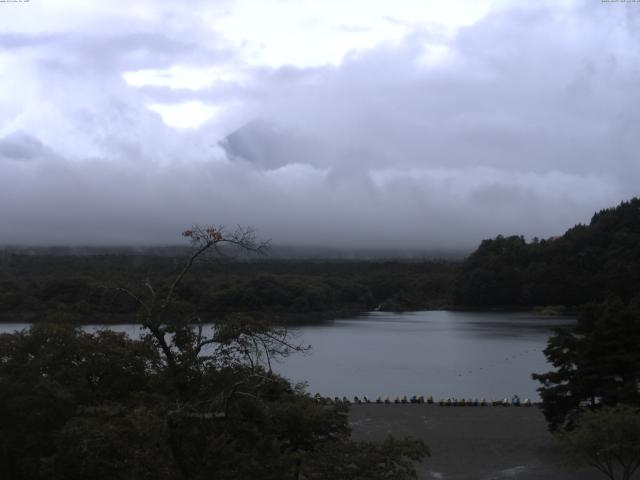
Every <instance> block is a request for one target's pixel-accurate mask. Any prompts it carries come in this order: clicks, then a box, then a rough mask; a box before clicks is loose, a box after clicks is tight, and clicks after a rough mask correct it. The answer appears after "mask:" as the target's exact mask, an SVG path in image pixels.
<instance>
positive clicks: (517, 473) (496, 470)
mask: <svg viewBox="0 0 640 480" xmlns="http://www.w3.org/2000/svg"><path fill="white" fill-rule="evenodd" d="M349 419H350V424H351V428H352V429H353V437H354V438H355V439H358V440H382V439H384V438H385V437H387V436H388V435H393V436H394V437H397V438H402V437H405V436H411V437H414V438H421V439H423V440H424V441H425V442H426V443H427V445H429V448H430V449H431V457H429V458H427V460H426V461H425V462H424V463H422V464H421V465H420V466H419V468H418V471H419V475H418V478H420V479H425V480H426V479H429V480H431V479H443V480H462V479H473V480H494V479H495V480H498V479H512V478H517V479H524V480H592V479H593V480H598V479H601V478H604V477H602V474H600V473H598V472H596V471H595V470H592V469H590V468H584V469H580V470H575V469H572V468H570V467H567V466H564V465H563V464H562V463H561V460H560V458H559V456H558V450H557V446H556V445H555V443H554V439H553V437H552V436H551V434H549V432H548V431H547V426H546V423H545V420H544V416H543V415H542V412H541V411H540V409H539V408H538V407H535V406H534V407H440V406H437V405H427V404H399V405H394V404H392V405H378V404H361V405H352V406H351V413H350V415H349Z"/></svg>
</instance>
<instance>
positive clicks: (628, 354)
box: [533, 298, 640, 430]
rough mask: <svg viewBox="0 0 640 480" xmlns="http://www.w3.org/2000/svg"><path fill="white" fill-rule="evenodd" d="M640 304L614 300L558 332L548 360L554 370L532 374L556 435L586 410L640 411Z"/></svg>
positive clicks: (587, 313) (595, 308) (584, 314)
mask: <svg viewBox="0 0 640 480" xmlns="http://www.w3.org/2000/svg"><path fill="white" fill-rule="evenodd" d="M639 343H640V302H639V301H638V300H636V301H633V302H631V303H630V304H628V305H625V304H624V303H622V302H621V301H620V300H619V299H616V298H610V299H608V300H607V301H606V302H605V303H603V304H600V305H592V306H591V307H589V308H588V309H586V310H585V312H584V313H583V314H582V315H581V316H580V317H579V319H578V322H577V324H576V325H574V326H566V327H562V328H560V329H558V330H557V331H556V334H555V335H554V336H552V337H551V338H550V339H549V342H548V346H547V348H546V349H545V350H544V353H545V355H546V356H547V358H548V359H549V361H550V363H551V364H552V365H553V366H554V367H555V368H556V370H554V371H552V372H548V373H544V374H533V378H534V379H535V380H538V381H539V382H541V383H542V386H541V387H540V388H539V389H538V391H539V392H540V396H541V397H542V404H543V405H542V408H543V411H544V414H545V417H546V419H547V421H548V423H549V427H550V428H551V429H552V430H555V429H557V428H563V427H569V428H571V426H572V424H573V422H574V420H575V417H576V415H577V414H578V413H579V412H580V409H581V408H583V407H592V408H594V407H598V406H600V405H616V404H618V403H627V404H638V405H640V392H639V391H638V385H639V382H640V351H639V350H638V348H637V346H638V344H639Z"/></svg>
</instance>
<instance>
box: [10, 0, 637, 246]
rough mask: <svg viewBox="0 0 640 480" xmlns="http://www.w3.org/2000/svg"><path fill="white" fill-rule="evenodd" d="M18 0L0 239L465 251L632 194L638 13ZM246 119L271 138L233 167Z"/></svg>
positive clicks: (549, 230)
mask: <svg viewBox="0 0 640 480" xmlns="http://www.w3.org/2000/svg"><path fill="white" fill-rule="evenodd" d="M36 3H37V5H36ZM251 3H253V4H254V5H256V2H251ZM31 4H33V6H34V8H32V10H31V11H29V12H30V13H29V15H27V14H22V13H21V14H20V15H19V16H18V17H17V18H16V19H15V20H16V21H15V23H14V24H13V25H12V28H13V29H14V30H13V31H9V32H6V33H4V34H0V66H1V67H2V69H0V243H6V242H13V243H15V242H23V241H27V242H35V243H49V242H54V243H110V242H119V243H127V242H136V243H147V242H153V243H165V242H179V241H180V238H179V236H178V233H179V232H180V231H181V230H182V229H183V228H184V227H186V226H188V225H189V224H191V223H196V222H221V223H227V224H235V223H242V224H251V225H254V226H255V227H257V228H258V230H259V231H260V233H261V234H262V235H264V236H265V237H271V238H273V240H274V241H275V242H280V243H307V244H310V243H312V244H313V243H315V244H318V243H325V244H330V245H350V246H353V245H367V246H412V247H415V246H441V245H448V246H468V247H470V246H473V245H475V244H477V242H478V241H479V240H480V239H481V238H484V237H488V236H494V235H497V234H498V233H505V234H510V233H522V234H525V235H527V236H534V235H538V236H547V235H552V234H557V233H561V232H562V230H564V229H565V228H567V227H569V226H571V225H573V224H574V223H575V222H577V221H587V220H588V219H589V218H590V215H591V213H592V212H593V211H594V210H596V209H599V208H602V207H606V206H610V205H613V204H615V203H617V202H618V201H620V200H623V199H625V198H628V197H630V196H632V195H634V194H637V185H638V184H640V161H639V160H640V159H639V158H638V153H637V152H639V151H640V139H639V138H640V137H639V136H638V135H637V132H636V130H637V129H636V126H637V125H638V123H639V122H640V113H639V112H638V110H637V108H635V106H636V105H637V104H638V102H639V101H640V94H638V93H637V91H636V88H635V86H636V85H637V82H638V80H640V73H639V70H638V65H640V57H639V55H640V49H638V48H636V47H634V45H638V38H637V36H638V34H637V32H638V31H640V30H639V29H638V28H637V27H638V18H639V14H638V13H636V12H640V10H639V9H636V10H635V11H634V10H631V9H630V8H627V7H624V6H623V7H622V8H617V7H613V6H611V5H604V4H600V3H598V4H597V5H595V6H594V5H593V4H591V3H588V2H563V3H562V5H560V6H559V4H557V3H550V2H545V6H539V5H538V4H536V5H520V6H519V7H518V8H517V9H508V8H506V7H505V6H504V5H503V6H501V9H500V10H499V11H498V12H497V13H494V14H492V15H490V16H489V17H487V18H485V19H483V20H479V18H480V17H481V16H482V15H483V14H484V12H485V11H486V8H487V4H485V3H482V4H480V3H478V4H476V3H474V4H473V5H474V6H473V7H471V8H470V9H469V10H463V11H462V13H463V16H461V17H460V16H456V15H459V12H453V11H450V10H447V9H445V5H447V3H446V2H433V3H432V4H431V3H429V5H431V6H432V7H433V8H435V10H431V9H430V8H427V7H425V8H417V7H416V4H415V2H411V1H407V2H399V3H397V5H396V2H394V4H393V11H392V12H391V13H393V14H394V15H393V18H389V15H388V14H389V13H390V12H389V11H387V10H386V8H387V7H385V8H383V7H382V6H383V5H390V4H389V3H388V2H385V3H384V4H383V3H376V2H372V3H369V2H367V4H366V5H363V4H362V3H360V2H353V3H348V5H350V6H351V9H349V8H347V7H344V6H342V7H341V5H345V3H344V2H340V4H338V3H336V2H329V3H327V4H326V5H325V6H323V7H322V8H321V7H319V5H322V3H320V2H313V8H311V10H308V12H310V15H311V18H309V17H308V15H309V14H307V13H306V12H305V11H303V10H302V7H301V6H299V5H298V3H297V2H289V1H284V0H280V1H276V0H268V1H267V2H265V3H264V4H262V3H260V5H262V6H261V7H260V8H261V9H262V10H261V11H260V12H262V13H260V12H259V11H256V10H251V9H249V8H248V6H249V5H250V3H243V2H228V3H225V4H216V6H215V7H210V6H209V3H208V2H202V3H198V2H196V3H194V4H193V5H192V7H193V8H190V9H185V8H182V7H179V6H178V4H177V3H175V2H168V1H167V2H151V1H141V2H139V3H137V4H136V6H137V7H138V8H137V9H135V10H134V11H132V12H131V11H129V10H127V9H124V8H120V6H118V2H108V3H105V2H101V3H100V4H97V3H87V4H85V3H84V2H83V4H82V6H81V7H79V8H77V9H75V8H73V6H74V4H73V3H72V2H50V3H47V4H46V6H45V3H44V2H31ZM53 4H56V6H55V7H53V6H51V5H53ZM420 4H421V5H422V2H420ZM300 5H303V6H304V5H307V6H308V7H309V6H310V5H312V4H310V3H308V2H306V1H305V2H300ZM94 7H95V8H94ZM1 8H4V7H2V6H0V9H1ZM29 8H31V7H29ZM225 9H227V10H225ZM238 9H239V10H238ZM243 9H244V10H243ZM226 11H228V12H230V13H225V12H226ZM35 12H39V13H48V14H51V16H49V17H47V18H48V23H47V25H45V24H44V23H41V22H38V21H37V20H36V19H37V18H45V17H42V16H40V17H39V16H37V15H34V13H35ZM243 12H244V13H243ZM252 12H253V14H254V15H255V17H256V18H258V19H260V20H261V22H262V23H261V24H260V26H259V27H260V28H258V29H257V30H255V31H254V30H252V29H251V28H249V27H251V24H250V23H248V20H246V16H247V15H249V13H252ZM258 13H260V15H258ZM414 13H415V14H414ZM359 14H360V15H359ZM224 15H227V16H226V17H224ZM234 15H236V16H235V17H234ZM221 17H222V18H224V19H226V20H225V21H227V24H224V23H220V22H219V20H218V19H219V18H221ZM233 18H235V20H234V21H231V22H230V23H229V21H230V20H229V19H233ZM234 22H235V23H234ZM434 22H435V23H440V24H441V25H440V26H438V27H436V26H433V23H434ZM442 24H444V27H443V26H442ZM217 29H219V31H218V30H217ZM5 30H6V29H5ZM244 31H246V32H248V33H247V35H248V36H247V37H246V40H247V41H246V43H245V44H242V41H243V39H245V37H243V35H244V33H243V32H244ZM329 32H331V33H329ZM372 32H373V33H372ZM372 35H373V36H372ZM332 38H333V39H334V40H335V41H334V42H333V43H332V42H331V41H329V40H327V39H332ZM323 40H324V41H323ZM261 43H264V48H261V47H260V44H261ZM230 45H236V48H235V49H234V48H231V47H230ZM354 48H355V50H353V49H354ZM305 52H306V53H307V54H308V55H305ZM345 54H346V56H345ZM252 62H253V65H252ZM327 63H329V65H326V64H327ZM281 64H295V65H297V66H295V65H293V66H291V65H289V66H284V67H279V68H274V67H272V66H269V65H281ZM303 65H314V66H313V67H304V66H303ZM154 110H155V111H154ZM256 116H260V117H261V118H263V119H264V120H265V124H266V125H268V126H269V128H266V131H265V130H264V129H263V130H260V128H258V129H257V130H256V131H254V132H252V133H251V135H248V136H247V137H246V138H244V139H243V140H242V142H244V143H242V142H241V143H242V146H244V147H245V148H244V150H243V153H242V157H244V158H238V156H237V155H236V157H229V156H227V153H228V150H229V149H231V150H233V149H232V148H231V147H230V146H229V144H227V146H226V148H227V151H225V150H224V149H223V148H222V147H221V146H220V145H219V144H218V142H219V141H220V140H221V139H222V138H223V137H224V136H225V135H227V134H228V133H230V132H232V131H233V130H234V129H235V128H237V127H239V126H241V125H242V124H243V123H244V122H246V121H249V120H251V119H253V118H255V117H256ZM174 127H177V128H174ZM245 131H246V130H245ZM236 147H237V146H236ZM251 152H253V154H252V153H251Z"/></svg>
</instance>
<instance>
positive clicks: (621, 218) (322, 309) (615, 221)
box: [0, 198, 640, 323]
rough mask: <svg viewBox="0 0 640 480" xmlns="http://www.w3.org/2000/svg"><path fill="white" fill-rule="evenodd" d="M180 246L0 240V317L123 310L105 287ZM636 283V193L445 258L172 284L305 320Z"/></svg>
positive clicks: (199, 275) (209, 308)
mask: <svg viewBox="0 0 640 480" xmlns="http://www.w3.org/2000/svg"><path fill="white" fill-rule="evenodd" d="M183 253H184V252H182V251H181V250H179V249H178V250H175V251H172V250H170V249H169V250H164V251H162V250H149V251H146V252H145V251H142V252H133V253H126V254H125V253H122V252H119V253H112V254H105V253H101V254H93V255H68V254H61V253H60V252H50V251H44V252H43V251H39V250H35V251H32V252H24V251H20V250H18V251H11V250H5V251H3V252H2V253H1V254H0V319H1V320H3V321H41V320H46V319H47V318H48V317H52V316H53V317H58V316H60V315H65V316H67V317H70V318H73V319H75V320H77V321H79V322H107V323H108V322H118V321H130V319H131V315H132V314H133V313H135V312H136V309H137V305H136V304H135V302H133V301H132V300H131V298H128V297H126V296H123V295H118V294H117V293H116V290H115V288H116V287H129V286H131V285H139V284H140V283H142V282H144V281H145V280H146V279H152V280H153V281H154V282H158V283H159V284H160V285H162V284H163V282H166V281H167V279H169V278H171V277H172V275H174V274H175V272H176V271H177V269H179V268H180V265H181V262H182V260H183V259H184V255H183ZM639 287H640V200H639V199H637V198H634V199H632V200H630V201H628V202H623V203H621V204H620V205H619V206H617V207H615V208H610V209H605V210H602V211H600V212H598V213H596V214H595V215H594V216H593V218H592V220H591V222H590V224H589V225H576V226H575V227H573V228H571V229H569V230H568V231H567V232H566V233H565V234H564V235H562V236H559V237H553V238H550V239H541V240H540V239H537V238H534V239H533V240H531V241H526V240H525V239H524V237H522V236H502V235H499V236H498V237H496V238H494V239H490V240H484V241H482V243H481V244H480V246H479V247H478V249H477V250H476V251H474V252H473V253H472V254H471V255H469V256H468V257H467V258H466V259H465V260H464V261H463V262H459V261H455V260H404V261H399V260H395V261H392V260H321V259H295V260H294V259H290V260H287V259H282V258H279V259H271V258H269V257H268V256H266V257H260V258H253V259H242V260H239V261H216V262H213V263H211V262H209V263H202V264H199V265H196V266H195V267H194V269H193V272H192V275H191V276H190V277H189V278H188V279H185V281H184V282H183V283H182V284H181V285H180V288H179V290H178V292H177V295H178V302H177V305H178V308H179V309H180V311H181V313H182V314H184V315H198V316H200V317H202V318H206V319H210V320H213V319H216V318H222V317H223V316H224V315H226V314H228V313H236V312H245V313H250V314H253V315H254V316H260V317H266V318H269V319H270V320H276V321H282V322H286V321H295V322H300V321H315V320H318V319H322V318H331V317H335V316H338V315H342V314H352V313H355V312H360V311H368V310H372V309H376V308H379V309H381V310H392V311H403V310H419V309H431V308H474V307H476V308H532V307H536V306H548V305H557V306H562V307H563V308H564V307H570V308H571V307H577V306H581V305H585V304H587V303H589V302H593V301H596V302H597V301H602V300H603V299H604V298H606V297H607V296H608V295H611V294H614V295H617V296H618V297H620V298H621V299H622V300H624V301H627V300H629V299H630V298H631V297H632V296H633V295H634V293H635V292H637V291H638V289H639Z"/></svg>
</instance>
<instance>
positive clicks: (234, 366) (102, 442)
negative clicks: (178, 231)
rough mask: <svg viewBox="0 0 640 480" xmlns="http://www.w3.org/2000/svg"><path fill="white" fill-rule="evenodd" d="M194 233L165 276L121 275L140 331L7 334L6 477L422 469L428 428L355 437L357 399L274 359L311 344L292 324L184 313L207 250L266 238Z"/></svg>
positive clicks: (361, 475) (364, 474)
mask: <svg viewBox="0 0 640 480" xmlns="http://www.w3.org/2000/svg"><path fill="white" fill-rule="evenodd" d="M185 236H188V237H189V238H190V240H191V243H192V244H193V246H194V249H193V251H192V254H191V255H190V256H189V257H188V258H187V259H186V260H185V261H184V262H183V265H182V268H180V269H178V270H177V272H176V273H175V275H174V276H173V277H172V278H171V279H168V282H167V283H166V284H165V285H159V284H157V283H156V284H155V287H154V286H152V283H151V281H150V280H148V281H147V280H145V283H144V285H143V288H142V290H140V289H135V288H132V289H128V288H125V287H121V289H122V290H121V291H122V292H123V293H125V294H126V295H128V297H129V298H131V299H133V300H134V301H135V303H136V305H137V315H135V316H134V317H133V318H137V320H138V321H139V322H140V323H141V325H142V328H143V335H142V336H141V338H140V339H131V338H128V337H127V336H126V335H125V334H120V333H115V332H113V331H110V330H102V331H98V332H96V333H88V332H84V331H83V330H82V329H81V328H80V327H79V326H78V325H72V324H70V323H68V322H64V321H63V320H64V319H58V321H57V322H54V321H49V322H41V323H35V324H33V325H32V326H31V328H29V329H28V330H23V331H21V332H15V333H13V334H1V335H0V431H2V435H0V465H1V466H2V474H3V478H5V477H6V478H11V479H12V480H44V479H60V480H63V479H64V480H72V479H78V480H81V479H87V478H91V479H95V480H99V479H104V480H107V479H109V480H115V479H121V480H132V479H154V480H163V479H166V480H201V479H202V480H204V479H211V478H216V479H227V480H240V479H247V478H260V479H265V480H266V479H274V480H276V479H282V478H291V479H293V480H302V479H315V480H329V479H338V478H350V479H361V480H365V479H366V480H374V479H380V480H383V479H390V478H394V479H398V480H409V479H412V478H416V472H415V468H414V465H415V462H417V461H420V460H422V459H423V458H424V457H425V456H427V455H428V454H429V450H428V448H427V447H426V445H425V444H424V443H423V442H422V441H419V440H410V439H406V438H405V439H403V440H396V439H394V438H392V437H388V438H387V439H386V440H385V441H383V442H378V443H373V442H358V441H354V440H352V439H351V438H350V428H349V423H348V417H347V412H348V406H347V405H346V404H344V403H342V402H339V401H338V402H333V401H327V400H326V399H321V398H318V397H311V396H310V395H309V394H307V393H306V392H305V391H304V388H303V386H301V385H292V384H291V383H290V382H289V381H288V380H286V379H284V378H282V377H280V376H278V375H277V374H275V373H274V372H273V371H272V370H271V359H275V358H278V357H286V356H287V355H289V353H292V352H296V351H304V350H305V348H306V347H304V346H301V345H297V344H295V343H292V342H293V340H292V339H291V338H290V337H289V335H288V331H287V329H286V328H282V327H275V326H271V325H269V324H267V322H264V321H256V320H254V319H252V318H250V317H249V316H247V315H230V316H229V317H227V318H225V319H224V320H221V321H220V322H217V323H216V324H215V327H214V331H213V333H212V334H207V333H205V332H204V331H203V329H202V328H201V326H200V328H196V327H195V326H194V325H193V324H192V323H190V322H189V321H188V320H189V319H188V318H187V319H186V321H185V319H183V318H180V316H178V315H176V313H177V312H176V309H175V308H174V307H176V306H178V305H179V304H180V303H181V302H182V300H180V295H179V293H178V288H177V287H179V286H181V285H182V282H183V281H184V280H185V279H187V278H188V277H190V275H189V274H190V273H191V272H192V270H195V268H194V265H195V261H196V260H203V259H204V258H205V255H204V253H205V252H207V251H210V252H213V251H218V245H220V244H225V243H229V244H235V245H239V246H240V247H241V248H242V249H244V250H248V251H259V250H260V248H261V246H260V245H259V244H257V243H256V242H255V241H254V239H253V237H252V236H251V234H250V233H247V232H246V231H242V230H239V231H238V232H236V233H231V234H230V235H229V236H225V235H224V234H223V233H222V232H221V231H219V230H216V229H214V228H207V229H206V230H205V229H203V230H201V231H198V232H195V233H194V231H192V230H189V231H187V232H185ZM70 290H71V289H70ZM182 296H184V295H182ZM178 309H179V308H178ZM67 319H68V318H67Z"/></svg>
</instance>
